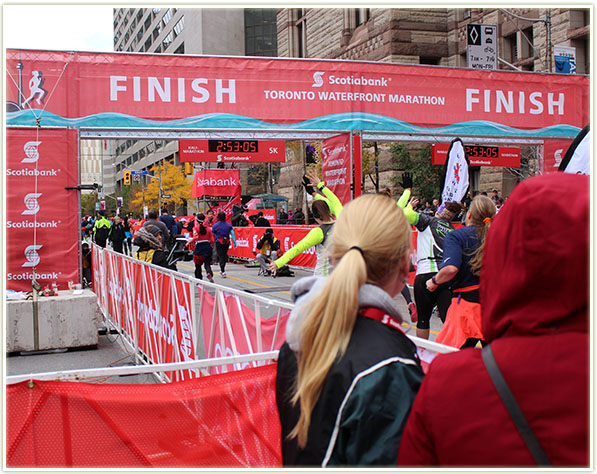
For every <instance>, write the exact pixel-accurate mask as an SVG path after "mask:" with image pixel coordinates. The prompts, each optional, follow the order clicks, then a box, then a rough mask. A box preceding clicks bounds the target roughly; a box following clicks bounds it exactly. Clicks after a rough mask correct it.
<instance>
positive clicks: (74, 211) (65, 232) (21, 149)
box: [6, 128, 79, 291]
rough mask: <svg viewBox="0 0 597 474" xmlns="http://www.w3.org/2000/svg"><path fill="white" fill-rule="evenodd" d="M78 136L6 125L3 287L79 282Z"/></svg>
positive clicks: (28, 287)
mask: <svg viewBox="0 0 597 474" xmlns="http://www.w3.org/2000/svg"><path fill="white" fill-rule="evenodd" d="M76 146H77V135H76V132H75V131H70V130H47V129H41V130H39V131H37V130H31V129H29V130H15V129H10V128H8V129H7V130H6V199H7V202H9V203H11V205H10V206H7V210H6V265H7V269H6V270H7V271H6V288H7V289H11V290H16V291H31V280H32V279H33V271H34V270H35V272H36V274H37V280H38V281H39V282H40V283H41V284H42V286H46V285H47V284H51V283H53V282H57V283H58V286H59V289H66V284H67V282H68V281H69V280H73V281H79V257H78V255H79V241H78V239H79V238H78V197H77V192H76V191H75V190H67V189H65V187H67V186H76V185H77V182H78V164H77V149H76Z"/></svg>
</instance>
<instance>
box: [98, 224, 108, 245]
mask: <svg viewBox="0 0 597 474" xmlns="http://www.w3.org/2000/svg"><path fill="white" fill-rule="evenodd" d="M108 234H110V227H106V226H102V227H98V228H97V229H95V241H96V242H105V241H106V240H107V239H108Z"/></svg>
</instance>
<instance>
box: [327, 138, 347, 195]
mask: <svg viewBox="0 0 597 474" xmlns="http://www.w3.org/2000/svg"><path fill="white" fill-rule="evenodd" d="M321 155H322V157H323V161H322V163H321V173H322V174H323V181H324V182H325V184H326V186H327V187H329V188H330V189H331V190H332V192H333V193H334V194H335V195H336V196H338V199H340V202H341V203H342V204H346V203H347V202H348V201H350V198H351V196H350V183H351V172H352V167H351V166H350V133H343V134H341V135H336V136H333V137H330V138H328V139H326V140H324V141H323V143H322V145H321Z"/></svg>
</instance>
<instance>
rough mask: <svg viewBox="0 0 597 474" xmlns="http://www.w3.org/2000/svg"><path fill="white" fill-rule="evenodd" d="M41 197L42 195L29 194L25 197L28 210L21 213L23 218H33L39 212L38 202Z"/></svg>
mask: <svg viewBox="0 0 597 474" xmlns="http://www.w3.org/2000/svg"><path fill="white" fill-rule="evenodd" d="M40 196H41V193H29V194H27V195H26V196H25V198H24V199H23V200H24V202H25V207H26V208H27V209H25V210H24V211H23V212H21V215H22V216H31V215H34V214H37V213H38V212H39V202H37V200H38V198H39V197H40Z"/></svg>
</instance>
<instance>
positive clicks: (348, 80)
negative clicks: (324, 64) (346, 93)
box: [311, 71, 392, 87]
mask: <svg viewBox="0 0 597 474" xmlns="http://www.w3.org/2000/svg"><path fill="white" fill-rule="evenodd" d="M324 74H325V73H324V72H319V71H318V72H315V73H313V84H312V85H311V87H321V86H323V83H324V81H323V75H324ZM391 80H392V78H389V77H365V76H352V75H350V74H349V75H345V76H338V75H334V74H330V75H329V77H328V79H327V82H328V84H332V85H339V86H346V85H348V86H376V87H388V85H389V82H390V81H391Z"/></svg>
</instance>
